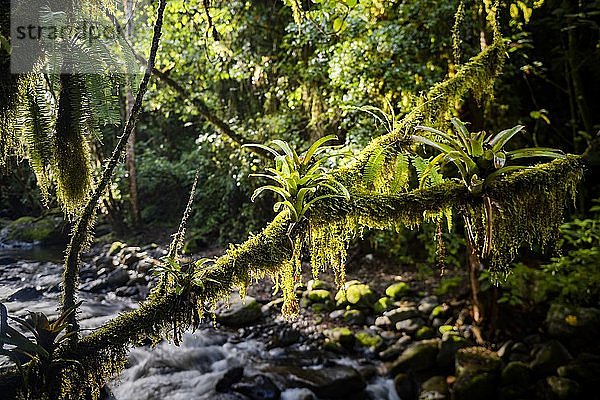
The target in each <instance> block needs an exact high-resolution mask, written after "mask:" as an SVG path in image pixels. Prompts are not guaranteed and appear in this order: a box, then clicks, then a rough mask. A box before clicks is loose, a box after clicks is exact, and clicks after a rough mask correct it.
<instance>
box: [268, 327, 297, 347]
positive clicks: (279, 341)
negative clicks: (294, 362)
mask: <svg viewBox="0 0 600 400" xmlns="http://www.w3.org/2000/svg"><path fill="white" fill-rule="evenodd" d="M298 339H300V331H299V330H298V329H295V328H293V327H291V326H285V327H284V328H283V329H281V330H280V331H279V333H278V334H277V337H276V338H275V343H274V344H276V345H277V346H281V347H286V346H289V345H291V344H294V343H296V342H297V341H298Z"/></svg>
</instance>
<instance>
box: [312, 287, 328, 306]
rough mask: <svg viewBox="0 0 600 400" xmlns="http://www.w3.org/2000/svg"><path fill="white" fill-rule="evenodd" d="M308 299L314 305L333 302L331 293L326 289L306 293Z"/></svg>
mask: <svg viewBox="0 0 600 400" xmlns="http://www.w3.org/2000/svg"><path fill="white" fill-rule="evenodd" d="M306 297H308V300H310V301H311V302H313V303H326V302H328V301H330V300H331V297H332V296H331V292H330V291H329V290H325V289H313V290H309V291H308V292H306Z"/></svg>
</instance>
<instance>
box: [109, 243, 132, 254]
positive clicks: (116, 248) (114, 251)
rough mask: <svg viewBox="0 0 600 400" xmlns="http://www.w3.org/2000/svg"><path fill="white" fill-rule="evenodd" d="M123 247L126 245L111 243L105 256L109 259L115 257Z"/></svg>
mask: <svg viewBox="0 0 600 400" xmlns="http://www.w3.org/2000/svg"><path fill="white" fill-rule="evenodd" d="M125 247H127V245H126V244H125V243H123V242H113V243H112V244H111V245H110V248H109V249H108V252H107V253H106V255H107V256H109V257H112V256H115V255H117V253H118V252H120V251H121V250H123V249H124V248H125Z"/></svg>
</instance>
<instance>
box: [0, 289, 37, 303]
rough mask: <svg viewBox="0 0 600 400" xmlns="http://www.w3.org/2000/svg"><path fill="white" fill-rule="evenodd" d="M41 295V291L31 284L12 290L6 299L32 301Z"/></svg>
mask: <svg viewBox="0 0 600 400" xmlns="http://www.w3.org/2000/svg"><path fill="white" fill-rule="evenodd" d="M41 297H42V291H41V290H38V289H37V288H34V287H32V286H25V287H23V288H20V289H18V290H17V291H16V292H13V293H12V294H11V295H10V296H8V298H7V299H6V301H32V300H37V299H39V298H41Z"/></svg>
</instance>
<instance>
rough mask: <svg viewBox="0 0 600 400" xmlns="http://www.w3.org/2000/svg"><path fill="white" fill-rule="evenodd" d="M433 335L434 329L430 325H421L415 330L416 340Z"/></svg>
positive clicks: (429, 337)
mask: <svg viewBox="0 0 600 400" xmlns="http://www.w3.org/2000/svg"><path fill="white" fill-rule="evenodd" d="M432 337H435V330H433V328H432V327H430V326H422V327H421V328H419V329H418V330H417V332H415V339H416V340H423V339H431V338H432Z"/></svg>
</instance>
